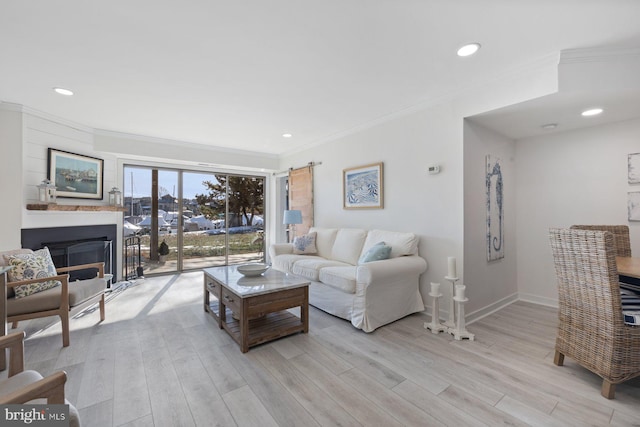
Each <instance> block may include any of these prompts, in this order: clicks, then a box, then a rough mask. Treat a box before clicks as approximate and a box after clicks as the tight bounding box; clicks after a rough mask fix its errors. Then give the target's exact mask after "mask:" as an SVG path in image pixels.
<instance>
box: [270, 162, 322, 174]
mask: <svg viewBox="0 0 640 427" xmlns="http://www.w3.org/2000/svg"><path fill="white" fill-rule="evenodd" d="M321 164H322V162H309V163H307V164H306V165H304V166H300V167H298V168H294V167H290V168H289V169H287V170H283V171H280V172H274V173H273V176H275V175H280V174H284V173H289V172H290V171H292V170H294V169H302V168H306V167H309V166H310V167H313V166H320V165H321Z"/></svg>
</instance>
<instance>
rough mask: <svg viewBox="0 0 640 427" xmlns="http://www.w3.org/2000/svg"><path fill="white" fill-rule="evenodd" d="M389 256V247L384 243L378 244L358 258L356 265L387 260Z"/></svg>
mask: <svg viewBox="0 0 640 427" xmlns="http://www.w3.org/2000/svg"><path fill="white" fill-rule="evenodd" d="M390 255H391V246H387V245H386V244H385V243H384V242H379V243H376V244H375V245H373V246H371V248H369V250H368V251H367V252H365V253H364V255H362V256H361V257H360V259H359V260H358V264H364V263H366V262H371V261H381V260H383V259H389V256H390Z"/></svg>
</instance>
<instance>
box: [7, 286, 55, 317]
mask: <svg viewBox="0 0 640 427" xmlns="http://www.w3.org/2000/svg"><path fill="white" fill-rule="evenodd" d="M61 293H62V287H60V286H56V287H55V288H51V289H47V290H46V291H42V292H38V293H35V294H32V295H29V296H28V297H27V298H15V297H14V298H8V299H7V316H8V317H11V316H17V315H21V314H28V313H38V312H42V311H49V310H57V309H59V308H60V294H61Z"/></svg>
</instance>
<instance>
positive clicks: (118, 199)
mask: <svg viewBox="0 0 640 427" xmlns="http://www.w3.org/2000/svg"><path fill="white" fill-rule="evenodd" d="M109 205H110V206H121V205H122V191H120V190H118V187H113V188H112V189H111V191H109Z"/></svg>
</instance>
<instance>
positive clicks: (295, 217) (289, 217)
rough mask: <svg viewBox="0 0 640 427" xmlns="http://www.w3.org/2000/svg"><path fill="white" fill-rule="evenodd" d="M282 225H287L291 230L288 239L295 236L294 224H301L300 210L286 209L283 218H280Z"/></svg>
mask: <svg viewBox="0 0 640 427" xmlns="http://www.w3.org/2000/svg"><path fill="white" fill-rule="evenodd" d="M282 223H283V224H284V225H289V226H290V228H291V231H290V233H289V236H290V239H289V240H290V241H292V242H293V239H294V238H295V237H296V224H302V211H299V210H286V211H284V219H283V220H282Z"/></svg>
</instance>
